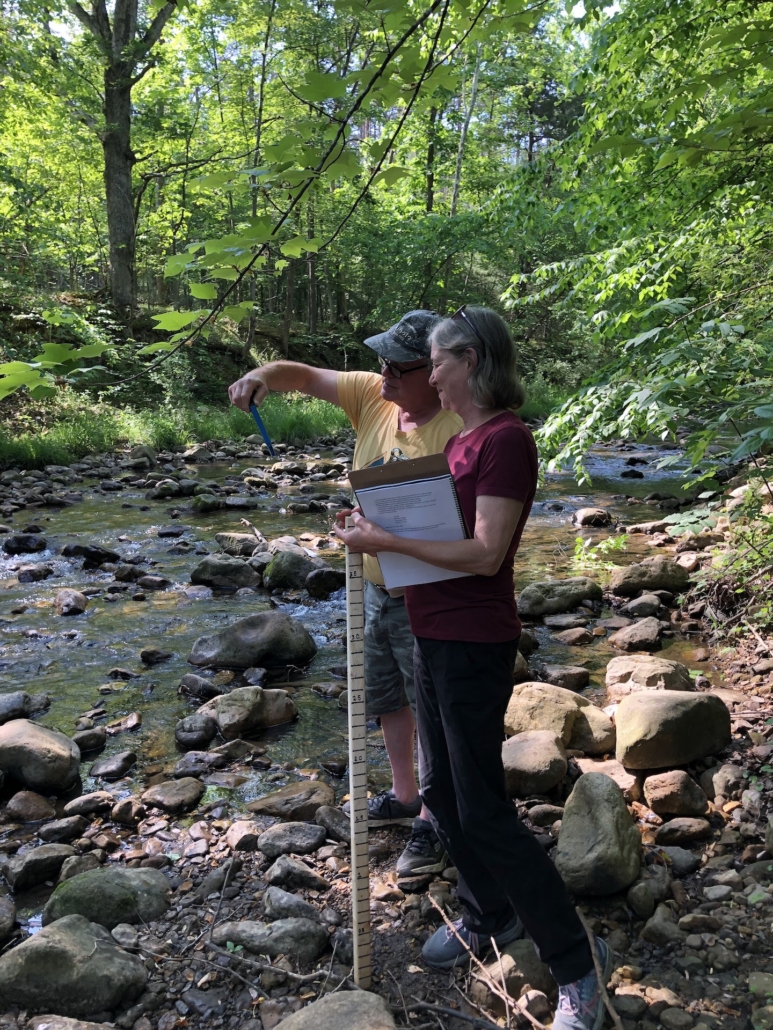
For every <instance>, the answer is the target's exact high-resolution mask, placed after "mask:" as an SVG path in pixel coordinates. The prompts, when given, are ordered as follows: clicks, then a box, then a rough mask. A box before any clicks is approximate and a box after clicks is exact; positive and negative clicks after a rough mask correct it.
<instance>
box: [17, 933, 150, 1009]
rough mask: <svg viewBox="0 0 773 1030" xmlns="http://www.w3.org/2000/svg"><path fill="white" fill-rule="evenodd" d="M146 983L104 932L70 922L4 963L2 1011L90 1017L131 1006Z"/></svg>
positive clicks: (138, 966) (140, 969) (137, 962)
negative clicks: (13, 1010)
mask: <svg viewBox="0 0 773 1030" xmlns="http://www.w3.org/2000/svg"><path fill="white" fill-rule="evenodd" d="M146 981H147V973H146V971H145V966H144V964H143V962H142V961H141V959H140V958H138V957H137V956H136V955H129V954H128V953H127V952H125V951H123V950H122V949H121V948H119V947H118V945H117V944H116V942H115V941H114V940H113V938H112V937H111V936H110V934H109V933H108V932H107V930H105V929H104V927H102V926H98V925H97V924H96V923H90V922H89V921H88V919H84V917H83V916H78V915H73V916H65V917H64V918H63V919H59V920H57V921H56V922H55V923H52V924H51V925H50V926H46V927H44V928H43V929H42V930H41V931H40V933H36V934H35V935H34V936H32V937H29V938H27V940H26V941H24V942H23V943H22V944H20V945H19V946H18V947H16V948H13V949H12V950H11V951H8V952H6V953H5V954H4V955H3V956H2V958H0V1007H1V1008H2V1009H4V1010H6V1011H7V1010H8V1009H9V1008H10V1007H11V1006H12V1005H16V1006H18V1007H19V1008H21V1009H26V1010H27V1011H28V1012H51V1013H55V1014H57V1015H62V1016H76V1017H84V1016H89V1015H95V1014H97V1013H102V1012H110V1011H112V1010H114V1009H118V1008H124V1007H126V1006H128V1005H130V1004H131V1003H132V1002H133V1001H134V1000H135V999H136V998H137V997H138V995H140V994H141V993H142V991H143V990H144V989H145V983H146Z"/></svg>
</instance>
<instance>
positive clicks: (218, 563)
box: [191, 541, 261, 591]
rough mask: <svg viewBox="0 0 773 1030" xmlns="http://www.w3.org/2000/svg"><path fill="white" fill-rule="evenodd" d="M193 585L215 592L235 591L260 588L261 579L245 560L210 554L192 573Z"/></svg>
mask: <svg viewBox="0 0 773 1030" xmlns="http://www.w3.org/2000/svg"><path fill="white" fill-rule="evenodd" d="M255 542H256V543H257V541H255ZM191 583H196V584H200V585H201V586H205V587H212V589H213V590H230V591H233V590H239V589H241V588H242V587H259V586H260V583H261V579H260V575H259V574H258V573H257V572H256V571H255V569H253V568H252V566H251V565H248V564H247V562H246V561H244V559H243V558H236V557H233V556H231V555H228V554H208V555H207V557H206V558H204V559H203V560H202V561H200V562H199V564H198V565H197V566H196V568H195V569H194V570H193V572H191Z"/></svg>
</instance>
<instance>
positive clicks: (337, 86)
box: [297, 0, 402, 103]
mask: <svg viewBox="0 0 773 1030" xmlns="http://www.w3.org/2000/svg"><path fill="white" fill-rule="evenodd" d="M400 2H402V0H400ZM297 93H298V95H299V96H300V97H303V99H304V100H310V101H312V103H314V102H317V103H318V102H319V101H321V100H337V99H338V98H339V97H342V96H343V95H344V94H345V93H346V82H345V81H344V80H343V79H342V78H340V77H339V76H338V75H330V74H327V73H325V72H315V71H311V70H310V71H308V72H306V81H305V82H304V83H303V84H302V85H301V86H299V87H298V89H297Z"/></svg>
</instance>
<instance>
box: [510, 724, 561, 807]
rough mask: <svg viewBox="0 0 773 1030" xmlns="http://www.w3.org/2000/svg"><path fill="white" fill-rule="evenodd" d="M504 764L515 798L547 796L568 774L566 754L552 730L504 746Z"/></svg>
mask: <svg viewBox="0 0 773 1030" xmlns="http://www.w3.org/2000/svg"><path fill="white" fill-rule="evenodd" d="M502 764H503V765H504V767H505V783H506V784H507V792H508V794H510V795H511V796H512V797H518V798H527V797H529V796H530V795H531V794H547V792H548V791H550V790H552V789H553V787H555V786H556V784H558V783H560V781H561V780H562V779H563V777H564V775H565V774H566V770H567V760H566V751H565V750H564V745H563V743H562V741H561V738H560V737H557V736H556V734H555V733H553V732H552V731H551V730H527V731H526V732H525V733H518V734H516V736H514V737H510V738H509V740H506V741H505V743H504V744H503V745H502Z"/></svg>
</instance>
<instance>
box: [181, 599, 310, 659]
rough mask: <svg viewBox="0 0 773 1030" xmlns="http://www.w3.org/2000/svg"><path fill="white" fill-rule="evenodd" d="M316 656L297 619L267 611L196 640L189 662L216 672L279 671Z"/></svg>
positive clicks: (308, 634)
mask: <svg viewBox="0 0 773 1030" xmlns="http://www.w3.org/2000/svg"><path fill="white" fill-rule="evenodd" d="M316 653H317V645H316V644H315V643H314V641H313V640H312V637H311V634H310V633H309V632H308V630H306V629H305V627H304V626H302V625H301V623H300V622H298V620H297V619H293V618H291V617H290V616H289V615H286V614H285V613H284V612H280V611H269V612H260V613H259V614H257V615H250V616H248V617H247V618H246V619H239V621H238V622H234V623H233V625H231V626H227V627H226V628H225V629H221V630H217V631H216V632H215V633H206V634H205V635H204V636H203V637H199V638H198V640H197V641H196V642H195V643H194V645H193V649H192V650H191V653H190V656H189V658H188V661H189V662H190V664H191V665H197V666H200V667H203V668H216V669H218V668H222V669H251V668H253V667H257V668H282V667H284V666H287V665H298V666H303V665H308V663H309V662H310V661H311V659H312V658H313V657H314V655H315V654H316Z"/></svg>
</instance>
